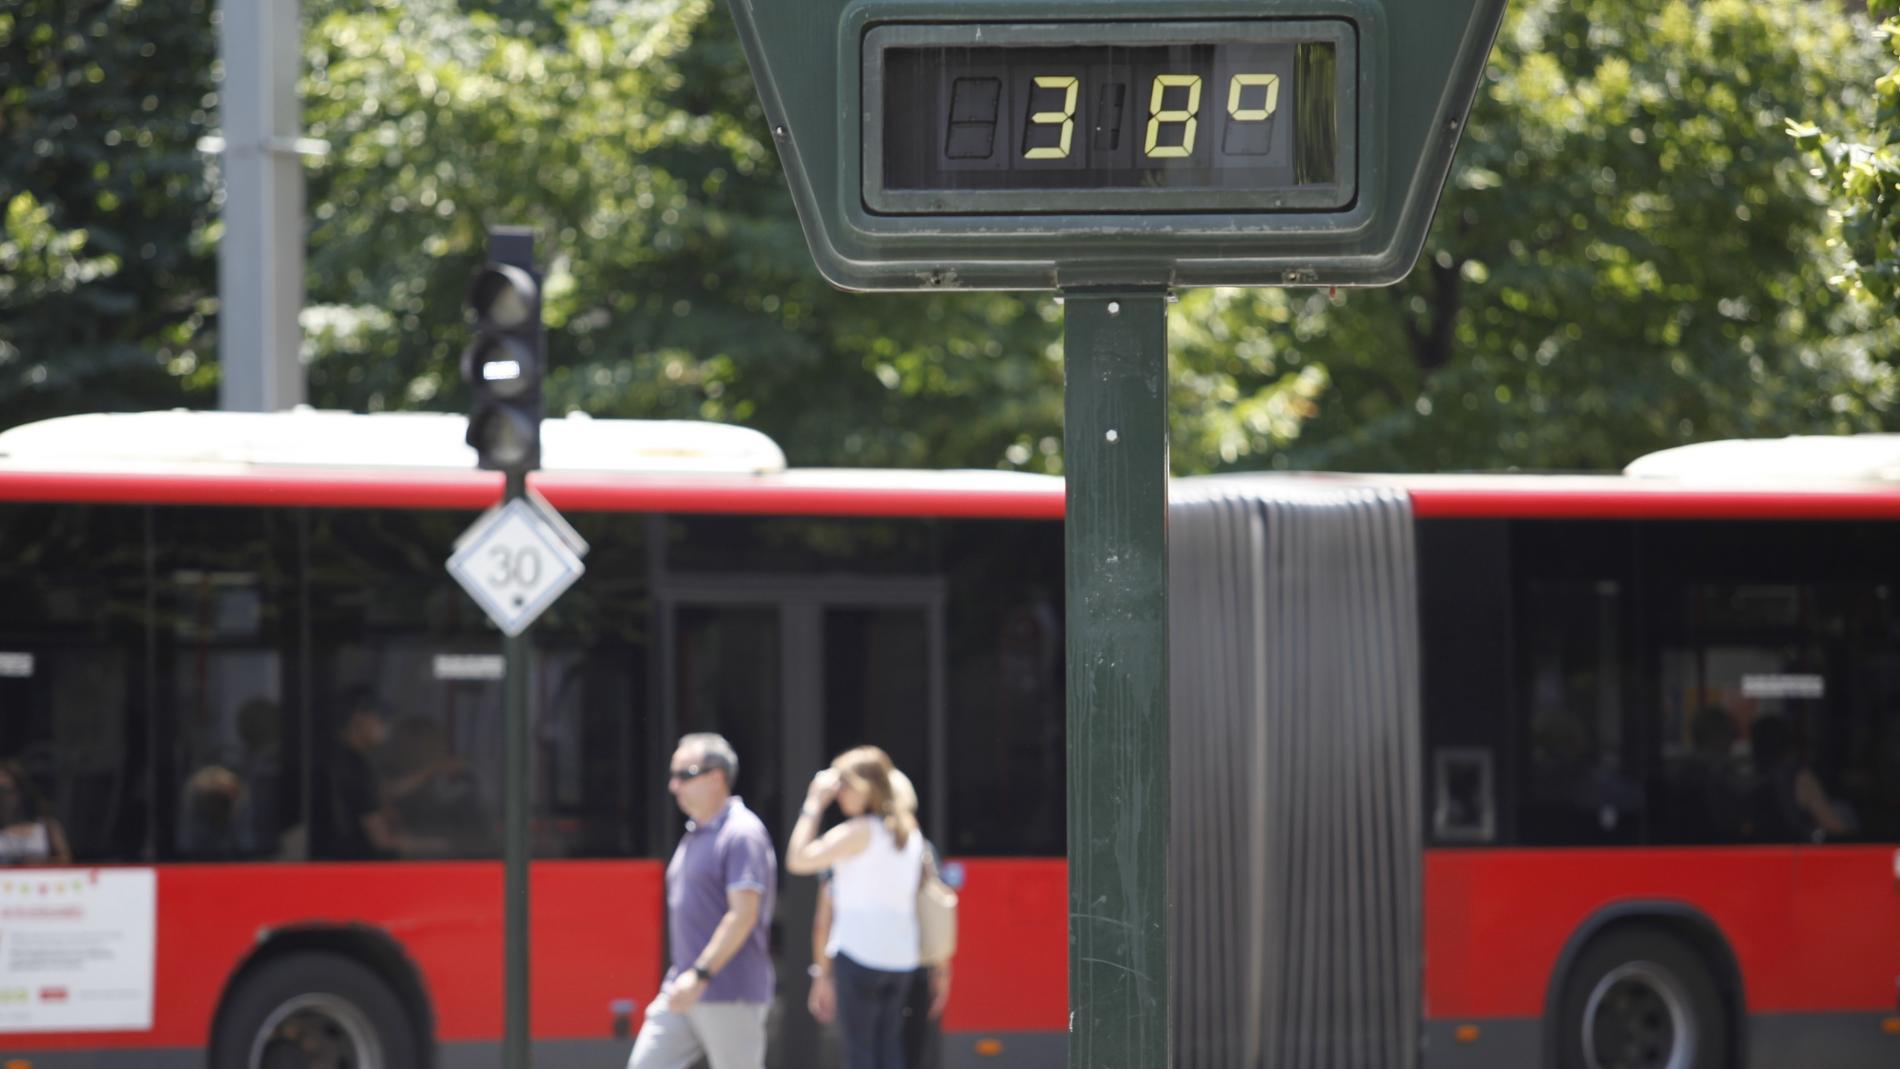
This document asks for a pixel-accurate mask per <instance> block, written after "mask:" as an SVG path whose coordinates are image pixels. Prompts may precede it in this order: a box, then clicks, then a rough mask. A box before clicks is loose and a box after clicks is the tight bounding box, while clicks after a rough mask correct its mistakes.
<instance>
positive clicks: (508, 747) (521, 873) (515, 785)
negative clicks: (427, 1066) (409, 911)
mask: <svg viewBox="0 0 1900 1069" xmlns="http://www.w3.org/2000/svg"><path fill="white" fill-rule="evenodd" d="M507 487H508V488H507V492H506V494H505V498H506V500H508V501H516V500H519V499H521V498H524V497H526V496H527V494H528V475H527V473H526V472H524V471H511V472H509V473H508V484H507ZM503 650H504V653H503V657H504V662H505V663H504V674H505V675H506V677H507V685H506V693H505V697H504V701H503V706H502V717H503V719H504V720H505V721H506V724H505V725H504V727H503V738H504V739H505V746H504V747H503V750H504V752H505V753H506V754H507V756H506V757H505V758H504V760H505V761H506V774H505V779H506V781H507V782H506V784H505V786H504V788H503V800H502V824H503V832H502V843H503V848H502V854H503V857H504V858H505V861H504V863H503V867H504V869H505V875H504V876H503V881H502V883H503V886H502V898H503V902H504V906H503V913H504V917H505V924H506V933H505V936H504V948H503V957H502V962H503V965H502V971H503V972H504V973H505V974H506V980H505V987H506V989H507V1001H506V1004H505V1017H504V1025H503V1032H502V1066H503V1069H528V1064H529V1062H528V860H529V857H530V854H531V851H532V850H533V842H532V841H531V839H530V837H529V834H528V805H529V799H530V798H532V797H533V793H532V791H531V790H530V782H529V781H530V777H531V776H532V775H533V769H534V765H533V762H532V760H531V739H532V732H531V731H530V730H529V725H528V695H529V687H528V683H529V675H530V673H531V672H532V671H533V668H534V666H533V664H532V662H531V659H530V658H531V653H532V650H531V647H530V646H529V641H528V629H523V631H522V632H521V633H520V634H519V635H513V636H510V637H508V638H507V639H506V640H505V645H504V647H503Z"/></svg>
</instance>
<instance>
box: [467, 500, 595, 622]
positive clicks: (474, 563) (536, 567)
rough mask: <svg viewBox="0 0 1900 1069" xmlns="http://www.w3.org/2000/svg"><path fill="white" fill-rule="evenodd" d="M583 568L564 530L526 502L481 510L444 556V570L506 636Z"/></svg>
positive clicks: (530, 619) (537, 613)
mask: <svg viewBox="0 0 1900 1069" xmlns="http://www.w3.org/2000/svg"><path fill="white" fill-rule="evenodd" d="M550 511H551V510H550ZM581 545H582V547H583V550H584V548H585V543H581ZM585 570H586V569H585V568H584V567H583V566H582V564H581V559H580V557H579V556H578V555H577V554H576V553H575V552H574V550H573V549H572V548H570V546H569V542H568V540H567V538H566V537H564V532H563V531H562V530H561V529H560V528H558V527H556V526H555V524H554V523H551V522H549V520H548V518H547V517H546V516H544V515H542V513H541V510H540V509H537V508H536V507H535V505H534V504H533V503H531V502H529V501H526V500H516V501H510V502H508V503H507V504H506V505H503V506H501V507H500V508H498V509H493V510H490V511H489V512H487V513H485V514H484V515H483V516H482V517H481V518H480V519H478V520H476V521H475V523H474V525H473V526H471V527H470V528H469V529H468V532H467V533H466V534H464V535H463V536H462V538H461V539H460V540H459V541H458V542H457V543H456V549H455V554H454V555H453V556H451V557H450V558H449V574H450V575H452V576H454V577H455V581H456V582H458V583H460V584H462V588H463V589H464V590H467V591H468V592H469V594H470V595H471V596H472V597H474V599H475V601H476V603H477V604H479V605H480V606H481V607H482V610H483V611H484V612H486V613H488V618H489V619H491V620H493V621H495V626H496V627H499V628H501V630H502V633H503V634H506V635H509V636H510V637H512V636H515V635H519V634H520V633H521V632H522V631H524V630H526V629H527V627H528V625H529V624H531V623H533V622H534V620H535V617H537V616H540V615H541V613H542V611H543V610H545V609H546V608H547V607H548V606H549V605H552V604H554V599H555V598H558V597H560V596H561V592H562V591H564V590H566V589H567V588H568V587H570V586H573V585H574V581H575V580H576V579H579V578H580V577H581V573H582V572H583V571H585Z"/></svg>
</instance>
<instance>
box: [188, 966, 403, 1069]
mask: <svg viewBox="0 0 1900 1069" xmlns="http://www.w3.org/2000/svg"><path fill="white" fill-rule="evenodd" d="M211 1050H212V1059H211V1064H212V1065H213V1066H214V1067H215V1069H332V1067H342V1066H348V1067H350V1069H410V1067H413V1066H415V1065H417V1064H419V1059H418V1057H417V1040H416V1030H415V1026H414V1024H413V1023H412V1022H411V1021H410V1020H409V1015H408V1014H407V1013H405V1012H404V1011H403V1007H402V1000H401V998H400V997H399V996H398V995H397V994H396V991H395V989H394V988H392V987H390V986H389V984H388V982H386V981H385V980H383V978H382V977H380V976H378V975H376V973H375V972H374V971H372V970H370V969H369V968H368V967H367V966H364V965H362V964H361V963H359V962H356V961H354V960H352V959H350V958H346V957H343V956H341V955H338V954H290V955H286V956H284V957H281V958H278V959H276V960H274V961H270V962H266V963H265V964H264V965H262V966H260V967H259V968H258V969H257V970H256V971H255V972H253V973H251V974H250V975H248V976H245V977H244V978H243V979H242V980H241V981H240V982H239V986H238V988H237V990H235V991H234V992H232V994H231V996H230V999H229V1000H228V1001H227V1002H226V1003H225V1007H224V1011H223V1013H221V1014H219V1017H218V1025H217V1032H216V1035H215V1036H214V1037H213V1039H212V1044H211Z"/></svg>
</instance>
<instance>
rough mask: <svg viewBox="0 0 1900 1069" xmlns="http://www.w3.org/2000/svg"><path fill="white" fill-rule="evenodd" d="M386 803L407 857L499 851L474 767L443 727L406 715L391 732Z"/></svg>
mask: <svg viewBox="0 0 1900 1069" xmlns="http://www.w3.org/2000/svg"><path fill="white" fill-rule="evenodd" d="M384 749H385V750H386V751H388V757H389V765H388V767H387V769H386V771H387V774H388V783H389V787H388V789H387V791H386V792H385V800H386V801H387V802H388V804H389V809H390V816H391V818H392V819H393V820H394V822H395V831H396V833H397V836H398V840H399V843H400V846H401V849H402V852H403V855H404V856H405V857H485V856H489V855H492V854H494V853H496V852H497V850H496V843H495V835H494V830H495V829H494V823H493V820H492V818H491V816H490V814H489V812H488V807H487V806H486V805H484V804H483V802H482V794H481V789H480V785H479V784H478V783H477V782H476V780H475V775H474V773H473V772H472V771H471V770H470V769H469V767H468V765H467V764H466V763H465V762H464V761H463V760H462V759H461V758H460V757H457V756H456V755H455V754H454V753H453V752H451V750H450V748H449V741H448V738H447V736H446V735H444V734H443V731H442V726H441V725H440V724H439V723H437V722H436V721H434V720H432V719H430V718H428V717H426V716H405V717H403V718H402V719H401V720H399V721H397V722H396V726H395V727H394V728H393V729H392V730H391V731H390V734H389V744H388V746H386V747H384Z"/></svg>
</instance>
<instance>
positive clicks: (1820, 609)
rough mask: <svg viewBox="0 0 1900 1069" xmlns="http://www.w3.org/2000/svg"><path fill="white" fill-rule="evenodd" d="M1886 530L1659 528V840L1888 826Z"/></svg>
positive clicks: (1898, 651) (1890, 748)
mask: <svg viewBox="0 0 1900 1069" xmlns="http://www.w3.org/2000/svg"><path fill="white" fill-rule="evenodd" d="M1888 540H1890V536H1883V532H1881V531H1880V530H1879V529H1878V528H1877V527H1875V526H1872V525H1865V524H1822V523H1745V524H1707V523H1704V524H1690V523H1684V524H1671V525H1659V526H1658V528H1657V529H1656V531H1655V532H1654V533H1653V535H1652V536H1651V538H1650V545H1649V546H1648V548H1647V555H1648V558H1649V560H1648V567H1649V570H1650V572H1651V573H1652V574H1653V575H1654V577H1655V578H1654V579H1653V580H1652V584H1653V585H1654V587H1655V588H1656V589H1655V591H1654V596H1653V611H1652V613H1651V616H1652V618H1653V619H1654V621H1655V627H1656V630H1657V638H1656V646H1657V649H1656V660H1657V669H1656V671H1657V679H1656V684H1657V700H1658V702H1659V704H1660V706H1661V708H1662V711H1663V716H1662V724H1661V728H1662V730H1661V737H1660V739H1659V748H1660V756H1661V765H1660V767H1661V770H1662V773H1663V776H1662V782H1661V784H1660V795H1661V797H1662V799H1663V801H1664V811H1662V812H1661V814H1660V815H1662V816H1663V817H1664V818H1665V819H1663V820H1662V821H1661V825H1660V827H1659V835H1660V838H1661V840H1662V841H1667V842H1760V843H1799V842H1823V841H1843V840H1858V839H1866V838H1880V837H1890V836H1892V835H1893V834H1894V833H1895V832H1896V831H1900V828H1895V827H1894V824H1895V816H1896V814H1895V801H1896V796H1895V792H1896V787H1895V783H1896V775H1895V773H1896V771H1900V768H1897V767H1896V766H1897V765H1900V723H1896V714H1895V698H1896V697H1900V694H1896V691H1895V681H1896V677H1895V666H1896V663H1897V662H1900V644H1897V643H1896V636H1897V635H1900V629H1897V628H1896V624H1895V621H1894V619H1893V609H1892V606H1891V597H1890V590H1891V588H1892V584H1893V581H1894V579H1895V576H1894V570H1895V569H1894V567H1893V565H1892V564H1891V563H1889V560H1890V557H1891V554H1890V552H1888V551H1887V550H1886V549H1885V547H1884V545H1883V542H1885V541H1888Z"/></svg>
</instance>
